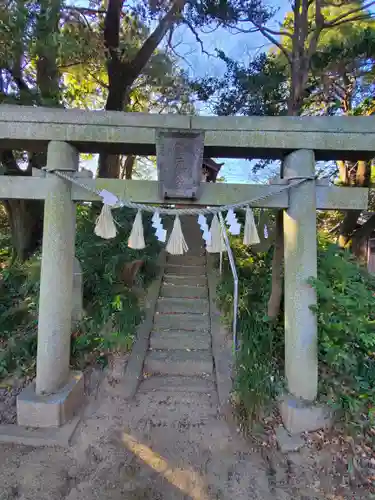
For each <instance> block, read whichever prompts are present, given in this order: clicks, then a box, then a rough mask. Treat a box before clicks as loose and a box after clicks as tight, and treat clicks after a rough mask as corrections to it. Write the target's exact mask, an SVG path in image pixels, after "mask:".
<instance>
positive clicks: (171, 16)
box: [129, 0, 186, 80]
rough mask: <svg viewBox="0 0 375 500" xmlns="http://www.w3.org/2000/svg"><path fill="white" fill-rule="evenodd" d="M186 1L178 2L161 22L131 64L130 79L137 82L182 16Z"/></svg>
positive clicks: (178, 0)
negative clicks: (171, 28)
mask: <svg viewBox="0 0 375 500" xmlns="http://www.w3.org/2000/svg"><path fill="white" fill-rule="evenodd" d="M185 2H186V0H176V1H175V2H174V3H173V5H172V7H171V8H170V10H169V11H168V12H167V14H166V15H165V16H164V17H163V18H162V19H161V20H160V22H159V24H158V26H157V27H156V28H155V29H154V31H153V32H152V33H151V35H150V36H149V37H148V38H147V40H146V41H145V42H144V44H143V45H142V47H141V48H140V49H139V51H138V53H137V55H136V56H135V58H134V59H133V61H132V62H131V63H130V75H129V76H130V79H131V78H132V79H133V80H135V78H137V76H138V75H139V74H140V72H141V71H142V70H143V68H144V67H145V66H146V64H147V62H148V61H149V59H150V57H151V56H152V54H153V52H154V51H155V49H156V48H157V47H158V45H159V44H160V42H161V41H162V39H163V38H164V36H165V35H166V33H167V31H168V30H169V28H170V27H171V26H172V24H173V23H174V22H175V21H176V19H177V18H178V17H179V16H180V14H181V11H182V9H183V8H184V6H185Z"/></svg>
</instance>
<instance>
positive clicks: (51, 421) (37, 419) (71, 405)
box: [17, 372, 84, 428]
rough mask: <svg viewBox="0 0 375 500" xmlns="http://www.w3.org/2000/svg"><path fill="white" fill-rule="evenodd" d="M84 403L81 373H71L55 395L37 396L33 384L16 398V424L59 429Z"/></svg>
mask: <svg viewBox="0 0 375 500" xmlns="http://www.w3.org/2000/svg"><path fill="white" fill-rule="evenodd" d="M83 401H84V379H83V374H82V373H81V372H71V373H70V376H69V381H68V382H67V384H66V385H65V386H64V387H62V388H61V389H60V391H59V392H57V393H55V394H50V395H48V396H47V395H46V396H39V395H37V394H36V392H35V382H32V383H31V384H30V385H29V386H27V387H26V388H25V389H24V390H23V391H22V392H21V393H20V394H19V395H18V398H17V424H18V425H22V426H25V427H37V428H41V427H60V426H62V425H64V424H65V423H66V422H69V420H71V419H72V418H73V417H74V415H75V414H76V413H77V411H78V410H79V408H80V407H81V406H82V404H83Z"/></svg>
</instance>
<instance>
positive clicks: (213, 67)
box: [175, 0, 290, 183]
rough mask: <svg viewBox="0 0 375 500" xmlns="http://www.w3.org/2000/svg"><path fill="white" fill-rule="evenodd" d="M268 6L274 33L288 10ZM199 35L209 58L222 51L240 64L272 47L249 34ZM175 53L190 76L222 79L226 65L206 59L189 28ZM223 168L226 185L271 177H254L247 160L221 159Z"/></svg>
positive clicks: (284, 1)
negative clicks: (275, 12)
mask: <svg viewBox="0 0 375 500" xmlns="http://www.w3.org/2000/svg"><path fill="white" fill-rule="evenodd" d="M268 4H269V5H270V6H272V7H274V8H275V7H276V8H278V12H277V14H276V15H275V17H274V19H273V21H272V22H271V23H269V27H271V28H275V29H277V28H278V27H279V23H280V22H282V20H283V19H284V17H285V14H286V13H287V12H288V11H289V10H290V3H289V0H278V1H272V0H269V2H268ZM207 31H208V30H206V33H205V32H204V30H203V32H200V33H199V36H200V38H201V40H202V41H203V44H204V49H205V51H207V52H208V53H209V54H214V53H215V49H219V50H223V51H224V52H225V53H226V54H227V55H228V56H229V57H231V58H235V59H237V60H239V61H244V62H245V61H248V60H249V59H251V58H252V57H253V56H254V55H255V54H256V53H257V52H259V51H267V50H268V49H269V48H270V47H271V44H270V42H269V41H268V40H267V39H265V38H264V37H263V35H261V34H260V33H251V34H242V33H241V34H230V33H228V31H226V30H223V29H221V30H217V31H214V32H213V33H209V32H207ZM175 43H177V44H178V45H177V51H178V53H179V54H180V55H181V56H182V58H181V64H182V65H183V67H184V68H185V69H186V70H187V71H188V73H189V74H190V75H191V76H195V77H196V76H199V77H204V76H221V75H222V74H223V72H224V71H225V64H224V63H223V62H222V61H219V60H218V59H217V58H215V57H214V55H210V56H207V55H206V54H204V53H202V51H201V49H200V46H199V44H198V43H197V41H196V40H195V37H194V34H193V33H192V32H191V31H190V30H189V29H188V28H182V29H180V30H179V31H178V32H177V33H176V35H175ZM200 114H209V110H207V109H205V108H201V109H200ZM220 161H225V165H224V167H223V168H222V170H221V174H222V175H223V177H224V178H225V180H226V182H231V183H244V182H245V183H246V182H265V181H266V180H267V178H268V175H269V174H272V172H273V168H272V167H271V168H270V169H269V170H268V171H267V173H266V172H261V173H260V174H257V175H255V174H253V173H252V172H251V164H250V162H249V161H247V160H233V159H226V160H223V159H221V160H220Z"/></svg>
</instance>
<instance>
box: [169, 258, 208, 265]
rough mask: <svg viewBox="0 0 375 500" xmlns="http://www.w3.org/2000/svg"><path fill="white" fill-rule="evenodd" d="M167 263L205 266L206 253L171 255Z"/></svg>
mask: <svg viewBox="0 0 375 500" xmlns="http://www.w3.org/2000/svg"><path fill="white" fill-rule="evenodd" d="M167 263H168V264H170V265H174V266H205V265H206V256H205V255H169V256H168V258H167Z"/></svg>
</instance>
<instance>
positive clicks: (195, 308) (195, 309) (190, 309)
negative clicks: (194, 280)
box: [156, 298, 209, 314]
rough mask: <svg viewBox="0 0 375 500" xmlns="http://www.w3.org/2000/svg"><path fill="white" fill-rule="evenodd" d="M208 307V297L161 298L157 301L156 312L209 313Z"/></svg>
mask: <svg viewBox="0 0 375 500" xmlns="http://www.w3.org/2000/svg"><path fill="white" fill-rule="evenodd" d="M208 307H209V306H208V300H207V299H206V300H205V299H186V298H185V299H181V298H159V299H158V301H157V303H156V312H158V313H161V314H167V313H192V314H208Z"/></svg>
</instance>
